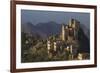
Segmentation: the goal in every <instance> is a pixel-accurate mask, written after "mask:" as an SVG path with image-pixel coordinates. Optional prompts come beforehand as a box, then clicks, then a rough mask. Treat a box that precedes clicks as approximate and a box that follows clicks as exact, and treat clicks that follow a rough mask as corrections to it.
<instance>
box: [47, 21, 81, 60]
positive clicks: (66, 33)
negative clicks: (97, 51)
mask: <svg viewBox="0 0 100 73" xmlns="http://www.w3.org/2000/svg"><path fill="white" fill-rule="evenodd" d="M79 25H80V23H79V22H78V21H77V20H75V19H71V20H70V21H69V23H68V24H62V27H61V33H60V35H59V40H54V42H50V41H51V40H48V41H47V48H48V51H49V50H50V49H53V50H54V51H57V49H63V50H65V49H67V50H69V51H70V59H73V58H74V57H75V56H76V55H77V50H78V48H79V44H78V36H79V35H78V32H79ZM51 47H52V48H51ZM59 47H62V48H59ZM68 47H69V48H68ZM48 53H50V52H48Z"/></svg>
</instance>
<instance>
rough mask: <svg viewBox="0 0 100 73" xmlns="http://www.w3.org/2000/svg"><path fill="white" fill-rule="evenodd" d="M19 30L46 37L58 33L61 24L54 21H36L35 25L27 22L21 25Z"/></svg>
mask: <svg viewBox="0 0 100 73" xmlns="http://www.w3.org/2000/svg"><path fill="white" fill-rule="evenodd" d="M21 31H22V32H25V33H31V34H33V35H34V34H38V35H40V36H41V37H42V38H47V37H48V36H50V35H55V34H59V33H60V32H61V25H60V24H57V23H56V22H52V21H51V22H47V23H38V24H36V25H34V24H32V23H30V22H28V23H26V24H22V25H21Z"/></svg>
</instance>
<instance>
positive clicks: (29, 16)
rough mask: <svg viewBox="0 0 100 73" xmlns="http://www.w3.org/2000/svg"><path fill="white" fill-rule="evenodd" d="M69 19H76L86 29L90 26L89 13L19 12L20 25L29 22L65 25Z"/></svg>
mask: <svg viewBox="0 0 100 73" xmlns="http://www.w3.org/2000/svg"><path fill="white" fill-rule="evenodd" d="M71 18H74V19H77V20H78V21H80V23H81V24H84V25H86V26H87V28H89V26H90V14H89V13H79V12H57V11H39V10H21V21H22V23H27V22H31V23H33V24H34V25H36V24H38V23H45V22H49V21H54V22H56V23H59V24H62V23H65V24H67V23H68V22H69V20H70V19H71Z"/></svg>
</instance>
